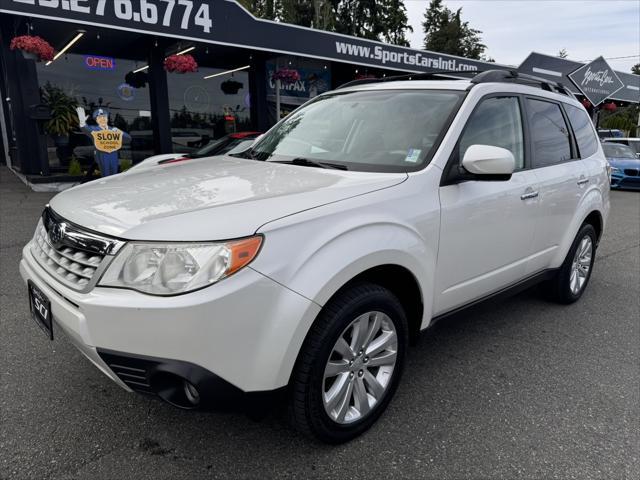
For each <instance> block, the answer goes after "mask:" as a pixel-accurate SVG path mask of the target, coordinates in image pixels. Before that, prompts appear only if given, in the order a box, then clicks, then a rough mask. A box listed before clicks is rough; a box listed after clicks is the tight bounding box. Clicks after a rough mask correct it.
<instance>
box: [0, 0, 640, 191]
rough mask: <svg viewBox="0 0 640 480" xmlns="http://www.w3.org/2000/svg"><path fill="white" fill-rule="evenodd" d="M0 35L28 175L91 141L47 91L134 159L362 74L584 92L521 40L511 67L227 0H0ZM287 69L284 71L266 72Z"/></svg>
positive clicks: (0, 57) (2, 116)
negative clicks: (519, 58) (526, 78)
mask: <svg viewBox="0 0 640 480" xmlns="http://www.w3.org/2000/svg"><path fill="white" fill-rule="evenodd" d="M22 35H33V36H38V37H41V38H43V39H44V40H46V41H47V42H48V43H49V44H51V45H52V46H53V47H54V49H55V51H56V54H57V55H56V58H55V59H54V60H53V61H48V62H36V61H34V60H33V59H30V58H27V57H28V56H29V55H25V54H23V53H22V52H21V51H19V50H15V49H14V50H12V49H10V43H11V41H12V39H14V38H16V37H18V36H22ZM0 46H1V49H0V70H1V73H2V75H0V93H1V94H2V101H1V102H0V127H1V131H0V152H1V153H0V156H3V157H4V158H6V159H7V162H8V163H10V165H11V167H12V168H13V169H14V170H16V171H17V172H20V173H21V174H23V175H25V176H26V177H27V178H29V179H30V180H31V181H33V182H40V181H51V180H56V179H58V180H60V179H63V178H66V177H65V175H66V173H67V171H68V162H69V161H70V159H71V157H72V156H73V157H76V158H83V157H87V156H90V155H91V154H92V151H93V150H92V145H91V143H90V142H89V140H88V139H87V138H86V136H85V135H83V134H81V133H80V132H79V131H78V132H77V133H71V134H70V135H68V136H66V137H65V138H60V137H64V136H55V135H53V134H51V133H50V132H49V133H48V132H47V131H46V129H45V128H44V123H45V122H46V121H47V120H48V119H49V118H50V115H51V112H50V111H49V110H50V109H49V108H48V107H46V106H45V100H46V99H47V98H51V97H52V96H55V95H57V97H56V99H57V101H59V102H61V103H64V102H65V101H71V103H74V101H75V102H77V104H78V105H80V106H83V107H84V108H85V109H86V110H87V112H88V113H91V112H92V111H95V110H96V109H99V108H103V109H104V110H107V111H108V112H109V122H110V124H111V125H113V126H116V127H118V128H120V129H121V130H123V131H125V132H128V134H129V135H130V137H131V140H130V142H128V144H127V145H126V147H123V148H122V150H121V152H120V158H121V159H125V160H130V161H131V162H133V163H135V162H137V161H139V160H141V159H142V158H145V157H147V156H150V155H153V154H155V153H168V152H183V151H184V152H189V151H190V150H193V149H196V148H198V147H199V146H201V145H203V144H205V143H207V142H208V141H210V140H212V139H216V138H219V137H222V136H224V135H226V134H228V133H231V132H243V131H259V132H262V131H265V130H266V129H268V128H269V127H270V126H271V125H273V124H274V123H275V122H276V119H277V118H278V117H279V116H282V115H285V114H287V113H288V112H290V111H291V110H293V109H294V108H296V107H297V106H298V105H301V104H302V103H304V102H306V101H307V100H309V99H310V98H313V97H314V96H316V95H318V94H320V93H322V92H325V91H327V90H330V89H332V88H335V87H337V86H339V85H341V84H342V83H345V82H348V81H351V80H354V79H357V78H362V77H385V76H393V75H402V74H412V73H429V72H436V71H452V72H453V73H451V74H447V77H451V78H457V77H461V78H462V77H463V75H460V74H458V75H456V72H459V71H482V70H488V69H508V70H517V71H518V72H520V73H526V74H530V75H536V76H538V77H542V78H544V79H547V80H550V81H555V82H562V83H563V84H564V85H565V86H566V87H568V88H569V89H570V90H572V91H573V92H574V93H575V94H577V95H583V94H584V93H585V91H584V90H583V89H581V88H578V87H577V86H576V84H577V83H578V82H576V79H575V72H577V71H581V72H582V71H583V70H585V68H582V67H583V64H581V63H577V62H573V61H569V60H566V59H561V58H557V57H550V56H546V55H542V54H537V53H532V54H530V55H529V56H528V57H527V58H526V59H525V60H524V61H523V63H522V64H521V65H520V66H519V67H513V66H506V65H500V64H496V63H487V62H481V61H477V60H471V59H467V58H461V57H455V56H451V55H445V54H440V53H437V52H429V51H423V50H416V49H410V48H404V47H398V46H393V45H388V44H384V43H380V42H376V41H370V40H364V39H359V38H355V37H350V36H346V35H341V34H336V33H331V32H324V31H320V30H313V29H309V28H305V27H299V26H295V25H288V24H284V23H280V22H273V21H268V20H261V19H257V18H255V17H253V16H252V15H251V14H250V13H249V12H247V11H246V10H245V9H244V8H243V7H242V6H241V5H239V4H238V3H237V2H235V1H232V0H179V1H174V0H115V1H112V0H108V1H107V0H0ZM176 54H177V55H191V56H193V58H194V59H195V60H196V62H197V64H198V70H197V71H196V72H192V73H183V74H180V73H168V72H167V71H166V70H165V59H166V58H167V57H169V56H172V55H176ZM602 62H604V60H602ZM604 64H605V65H606V62H605V63H604ZM581 68H582V70H581ZM291 70H295V72H297V74H296V77H295V79H294V80H293V81H291V80H288V81H276V80H275V78H276V77H278V75H279V74H282V73H283V72H286V71H291ZM587 70H588V67H587ZM571 74H574V77H573V78H572V77H570V76H569V75H571ZM607 75H608V76H609V77H607ZM592 77H593V78H591V80H592V81H593V82H601V81H602V77H601V76H599V77H597V78H596V77H595V76H593V75H592ZM604 78H605V80H606V78H611V79H612V80H611V82H609V83H610V85H608V86H606V85H605V87H604V88H605V90H603V91H604V92H605V93H606V101H607V102H615V103H616V104H617V105H618V106H620V105H626V104H628V103H638V101H639V97H640V77H638V76H636V75H631V74H628V73H624V72H614V71H613V70H611V71H610V72H608V73H607V74H606V75H605V76H604ZM584 81H585V82H587V80H586V77H585V80H584ZM277 86H279V87H280V88H279V91H277V90H278V89H277ZM606 88H609V90H606ZM598 89H600V86H598V88H594V91H598ZM600 90H602V89H600ZM47 95H48V96H49V97H47ZM588 96H589V95H588V94H587V97H588ZM580 98H582V97H580ZM49 101H50V100H49ZM54 113H55V112H54Z"/></svg>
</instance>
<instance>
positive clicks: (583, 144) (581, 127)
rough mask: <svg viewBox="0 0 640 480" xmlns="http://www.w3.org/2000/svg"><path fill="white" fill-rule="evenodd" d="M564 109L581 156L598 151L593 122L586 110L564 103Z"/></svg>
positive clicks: (584, 156)
mask: <svg viewBox="0 0 640 480" xmlns="http://www.w3.org/2000/svg"><path fill="white" fill-rule="evenodd" d="M565 110H566V112H567V116H568V117H569V123H571V128H572V129H573V134H574V136H575V138H576V142H577V143H578V150H579V151H580V157H581V158H587V157H590V156H591V155H593V154H594V153H596V152H597V151H598V141H599V140H598V137H597V136H596V133H595V131H594V129H593V124H592V123H591V119H590V118H589V115H587V112H585V111H584V110H582V109H580V108H577V107H574V106H573V105H567V104H565Z"/></svg>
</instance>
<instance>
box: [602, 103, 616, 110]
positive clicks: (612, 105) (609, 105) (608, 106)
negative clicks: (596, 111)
mask: <svg viewBox="0 0 640 480" xmlns="http://www.w3.org/2000/svg"><path fill="white" fill-rule="evenodd" d="M602 108H604V109H605V110H608V111H610V112H615V111H616V108H618V106H617V105H616V104H615V103H613V102H609V103H605V104H604V105H603V106H602Z"/></svg>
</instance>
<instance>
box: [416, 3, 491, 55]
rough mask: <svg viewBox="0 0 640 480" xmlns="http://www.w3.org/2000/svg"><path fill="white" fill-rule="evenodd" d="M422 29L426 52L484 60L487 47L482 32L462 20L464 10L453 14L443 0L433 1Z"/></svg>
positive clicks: (428, 8)
mask: <svg viewBox="0 0 640 480" xmlns="http://www.w3.org/2000/svg"><path fill="white" fill-rule="evenodd" d="M422 27H423V30H424V35H425V37H424V48H425V50H433V51H435V52H441V53H448V54H450V55H457V56H461V57H467V58H473V59H476V60H481V59H483V58H484V57H483V55H484V51H485V50H486V48H487V47H486V46H485V45H484V44H483V43H482V38H481V37H480V34H481V33H482V32H481V31H480V30H476V29H475V28H471V27H470V26H469V22H465V21H463V20H462V8H459V9H458V10H456V11H455V12H453V11H451V10H449V9H448V8H447V7H445V6H444V5H443V4H442V0H431V2H430V3H429V6H428V7H427V11H426V12H425V14H424V21H423V22H422Z"/></svg>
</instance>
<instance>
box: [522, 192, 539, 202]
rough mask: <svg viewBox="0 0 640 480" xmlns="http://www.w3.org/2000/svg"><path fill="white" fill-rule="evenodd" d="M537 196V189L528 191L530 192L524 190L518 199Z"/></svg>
mask: <svg viewBox="0 0 640 480" xmlns="http://www.w3.org/2000/svg"><path fill="white" fill-rule="evenodd" d="M537 196H538V192H537V191H535V192H534V191H530V192H526V193H523V194H522V195H520V200H529V199H530V198H536V197H537Z"/></svg>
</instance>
